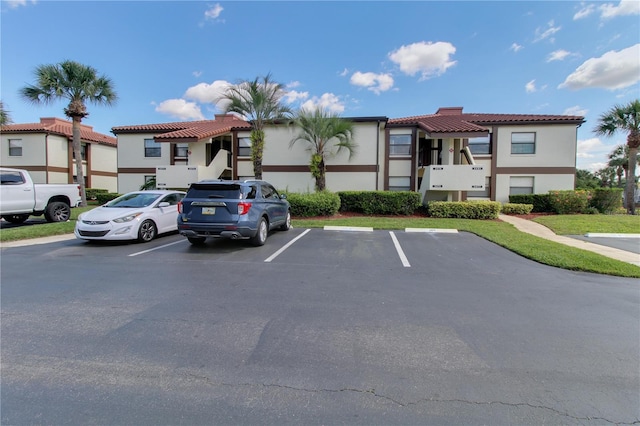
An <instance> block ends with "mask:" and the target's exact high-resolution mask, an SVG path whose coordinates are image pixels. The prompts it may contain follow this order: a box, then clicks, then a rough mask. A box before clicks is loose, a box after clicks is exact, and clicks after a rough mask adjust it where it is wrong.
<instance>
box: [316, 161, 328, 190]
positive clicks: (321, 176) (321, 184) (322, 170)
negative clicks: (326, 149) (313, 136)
mask: <svg viewBox="0 0 640 426" xmlns="http://www.w3.org/2000/svg"><path fill="white" fill-rule="evenodd" d="M326 188H327V173H326V167H325V165H324V158H322V160H320V163H319V164H318V176H317V177H316V192H321V191H324V190H325V189H326Z"/></svg>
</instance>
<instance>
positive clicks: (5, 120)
mask: <svg viewBox="0 0 640 426" xmlns="http://www.w3.org/2000/svg"><path fill="white" fill-rule="evenodd" d="M11 123H12V121H11V116H10V115H9V111H7V110H6V109H5V108H4V102H2V101H0V126H4V125H5V124H11Z"/></svg>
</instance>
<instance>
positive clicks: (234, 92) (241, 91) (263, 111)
mask: <svg viewBox="0 0 640 426" xmlns="http://www.w3.org/2000/svg"><path fill="white" fill-rule="evenodd" d="M285 93H286V92H285V90H284V86H283V85H282V84H280V83H276V82H275V81H273V80H272V78H271V74H267V75H266V76H264V77H256V78H255V79H254V80H253V81H241V82H240V83H238V84H235V85H232V86H229V88H228V89H227V90H226V91H225V92H224V94H223V95H222V96H221V97H220V98H219V99H218V100H217V101H218V102H220V101H223V103H225V104H226V105H225V106H224V107H223V109H224V112H225V113H229V112H235V113H236V114H240V115H242V116H243V117H244V118H246V119H247V120H248V121H249V123H251V135H250V139H251V159H252V160H253V173H254V175H255V178H256V179H262V156H263V153H264V143H265V140H264V139H265V138H264V126H265V124H267V123H268V122H270V121H274V120H282V119H288V118H289V117H290V116H291V110H290V109H289V108H288V107H287V106H285V105H283V104H282V103H281V100H282V98H283V97H284V95H285Z"/></svg>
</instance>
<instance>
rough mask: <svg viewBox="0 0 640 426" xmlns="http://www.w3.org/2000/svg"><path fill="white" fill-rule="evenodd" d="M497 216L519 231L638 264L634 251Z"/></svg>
mask: <svg viewBox="0 0 640 426" xmlns="http://www.w3.org/2000/svg"><path fill="white" fill-rule="evenodd" d="M498 218H499V219H500V220H502V221H504V222H507V223H510V224H512V225H513V226H515V227H516V228H517V229H518V230H519V231H522V232H526V233H527V234H531V235H535V236H537V237H540V238H545V239H547V240H551V241H555V242H557V243H560V244H566V245H568V246H571V247H576V248H579V249H583V250H588V251H591V252H594V253H598V254H601V255H603V256H607V257H610V258H612V259H616V260H621V261H622V262H627V263H631V264H634V265H637V266H640V255H637V254H636V253H632V252H630V251H625V250H618V249H616V248H613V247H607V246H603V245H600V244H593V243H590V242H587V241H582V240H576V239H574V238H570V237H564V236H562V235H556V234H555V233H554V232H553V231H552V230H551V229H549V228H547V227H546V226H544V225H541V224H539V223H536V222H534V221H532V220H527V219H521V218H519V217H515V216H509V215H505V214H501V215H499V216H498Z"/></svg>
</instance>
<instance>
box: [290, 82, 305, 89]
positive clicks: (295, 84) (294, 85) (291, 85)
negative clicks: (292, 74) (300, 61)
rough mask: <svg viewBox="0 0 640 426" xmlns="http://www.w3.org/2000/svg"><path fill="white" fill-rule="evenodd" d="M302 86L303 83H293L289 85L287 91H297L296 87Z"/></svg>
mask: <svg viewBox="0 0 640 426" xmlns="http://www.w3.org/2000/svg"><path fill="white" fill-rule="evenodd" d="M301 85H302V83H300V82H299V81H292V82H291V83H289V84H287V89H295V88H296V87H300V86H301Z"/></svg>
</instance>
